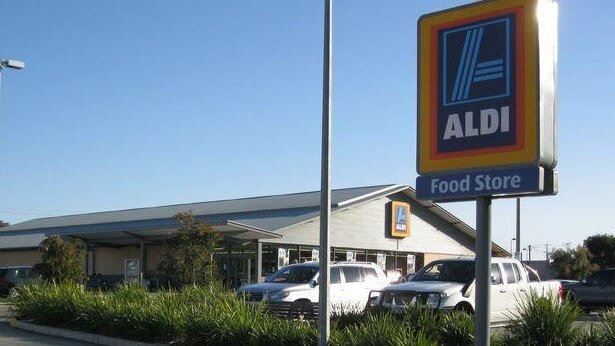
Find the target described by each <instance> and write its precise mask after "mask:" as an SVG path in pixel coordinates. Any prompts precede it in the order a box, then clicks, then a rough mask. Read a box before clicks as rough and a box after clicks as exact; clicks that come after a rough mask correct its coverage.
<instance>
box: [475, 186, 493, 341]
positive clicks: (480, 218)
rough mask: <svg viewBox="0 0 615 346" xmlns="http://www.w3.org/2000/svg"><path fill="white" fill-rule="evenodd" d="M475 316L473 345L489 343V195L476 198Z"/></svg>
mask: <svg viewBox="0 0 615 346" xmlns="http://www.w3.org/2000/svg"><path fill="white" fill-rule="evenodd" d="M475 248H476V267H475V271H476V275H475V276H476V318H475V320H474V330H475V333H476V338H475V342H476V343H475V345H478V346H488V345H489V316H490V308H491V304H490V301H489V300H490V299H489V297H490V296H491V196H482V197H478V198H477V200H476V244H475Z"/></svg>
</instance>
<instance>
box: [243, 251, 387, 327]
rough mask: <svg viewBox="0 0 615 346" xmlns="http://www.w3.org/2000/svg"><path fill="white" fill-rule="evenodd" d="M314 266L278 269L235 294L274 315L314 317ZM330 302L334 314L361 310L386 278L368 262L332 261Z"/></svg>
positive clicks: (377, 268) (385, 283) (299, 265)
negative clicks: (262, 303) (267, 309)
mask: <svg viewBox="0 0 615 346" xmlns="http://www.w3.org/2000/svg"><path fill="white" fill-rule="evenodd" d="M318 278H319V275H318V263H317V262H306V263H300V264H292V265H289V266H286V267H283V268H281V269H280V270H278V271H277V272H275V273H273V274H272V275H270V276H268V277H267V278H266V279H265V282H261V283H256V284H250V285H244V286H241V287H239V288H238V289H237V290H236V292H237V294H239V295H242V296H244V297H245V299H246V300H248V301H252V302H263V301H265V302H267V304H268V307H269V308H270V309H271V310H272V311H273V312H274V313H276V314H278V315H285V316H291V317H293V316H299V315H303V316H304V317H308V318H309V317H314V316H315V315H316V314H317V311H316V308H317V304H316V303H318V292H319V289H318V285H319V280H318ZM330 281H331V285H330V286H329V289H330V296H329V297H330V301H331V305H332V308H333V309H334V311H335V310H337V311H344V312H348V311H357V310H360V311H362V310H363V309H364V308H365V306H366V305H367V299H368V296H369V294H370V292H371V291H373V290H380V289H381V288H383V287H384V286H386V285H387V284H389V279H388V278H387V277H386V275H385V273H384V272H383V271H382V269H381V268H380V267H378V266H377V265H376V264H374V263H368V262H336V263H335V264H333V265H331V274H330Z"/></svg>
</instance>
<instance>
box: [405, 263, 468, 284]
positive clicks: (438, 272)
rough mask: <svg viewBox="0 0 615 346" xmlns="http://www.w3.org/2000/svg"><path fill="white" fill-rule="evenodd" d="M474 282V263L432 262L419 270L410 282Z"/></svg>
mask: <svg viewBox="0 0 615 346" xmlns="http://www.w3.org/2000/svg"><path fill="white" fill-rule="evenodd" d="M472 280H474V262H469V261H460V262H434V263H431V264H429V265H428V266H427V267H425V268H423V269H421V270H420V271H419V272H418V273H416V275H414V277H413V278H412V279H411V281H445V282H459V283H462V284H465V283H468V282H472Z"/></svg>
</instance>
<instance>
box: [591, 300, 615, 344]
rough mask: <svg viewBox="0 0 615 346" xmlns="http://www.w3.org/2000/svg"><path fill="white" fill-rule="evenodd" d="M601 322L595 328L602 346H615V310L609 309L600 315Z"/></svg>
mask: <svg viewBox="0 0 615 346" xmlns="http://www.w3.org/2000/svg"><path fill="white" fill-rule="evenodd" d="M601 315H602V316H601V317H602V319H603V322H602V323H600V324H598V326H596V328H595V330H596V333H597V334H598V335H599V337H600V339H601V340H602V342H603V345H615V308H611V309H609V310H607V311H605V312H603V313H602V314H601Z"/></svg>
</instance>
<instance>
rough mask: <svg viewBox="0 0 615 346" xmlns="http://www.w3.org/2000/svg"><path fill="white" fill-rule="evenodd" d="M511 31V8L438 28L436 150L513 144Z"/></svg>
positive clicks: (513, 63) (512, 29) (441, 151)
mask: <svg viewBox="0 0 615 346" xmlns="http://www.w3.org/2000/svg"><path fill="white" fill-rule="evenodd" d="M514 33H515V16H514V14H509V15H505V16H501V17H492V18H489V19H486V20H483V21H477V22H472V23H466V24H463V25H460V26H454V27H449V28H445V29H441V30H440V31H439V32H438V46H439V47H438V48H439V49H438V51H439V52H440V53H439V54H438V71H439V77H438V84H439V87H438V103H437V104H438V117H437V152H438V153H440V154H444V153H456V152H462V151H468V150H477V149H487V148H490V149H494V148H497V147H502V146H510V145H515V144H516V139H517V136H516V134H517V133H516V130H517V129H516V128H515V124H516V118H515V117H516V114H517V113H516V111H517V110H516V107H515V101H516V100H515V92H514V88H515V82H516V81H515V73H514V71H515V45H514V42H515V41H514Z"/></svg>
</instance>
